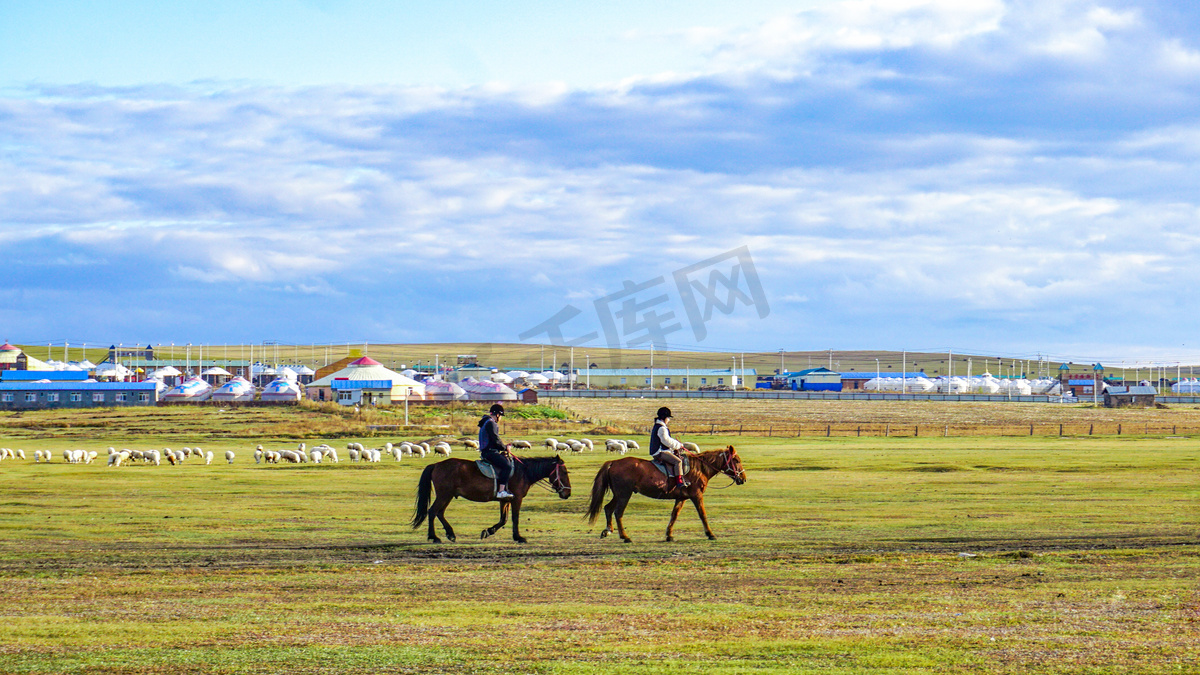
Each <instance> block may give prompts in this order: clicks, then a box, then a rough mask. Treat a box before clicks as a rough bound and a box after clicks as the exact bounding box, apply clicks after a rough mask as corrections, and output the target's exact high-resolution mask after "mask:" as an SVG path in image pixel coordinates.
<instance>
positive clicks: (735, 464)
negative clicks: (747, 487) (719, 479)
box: [721, 445, 746, 485]
mask: <svg viewBox="0 0 1200 675" xmlns="http://www.w3.org/2000/svg"><path fill="white" fill-rule="evenodd" d="M721 457H722V458H723V459H724V464H723V465H722V466H721V473H723V474H725V475H726V476H729V477H730V478H732V479H733V482H735V483H737V484H738V485H741V484H743V483H745V482H746V470H745V469H743V468H742V458H741V457H738V454H737V450H734V449H733V446H732V445H731V446H729V447H727V448H725V449H724V450H722V451H721Z"/></svg>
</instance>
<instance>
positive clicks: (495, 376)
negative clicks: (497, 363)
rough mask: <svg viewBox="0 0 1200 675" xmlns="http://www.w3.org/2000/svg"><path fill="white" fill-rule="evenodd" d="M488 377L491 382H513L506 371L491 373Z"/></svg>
mask: <svg viewBox="0 0 1200 675" xmlns="http://www.w3.org/2000/svg"><path fill="white" fill-rule="evenodd" d="M490 379H491V380H492V382H499V383H500V384H512V382H513V378H512V377H510V376H509V375H507V374H506V373H492V376H491V378H490Z"/></svg>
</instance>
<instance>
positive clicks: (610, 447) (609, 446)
mask: <svg viewBox="0 0 1200 675" xmlns="http://www.w3.org/2000/svg"><path fill="white" fill-rule="evenodd" d="M604 449H605V450H607V451H609V452H619V453H621V454H622V455H623V454H625V452H626V451H628V450H629V446H627V445H625V441H622V440H618V439H616V438H610V439H608V440H607V441H604Z"/></svg>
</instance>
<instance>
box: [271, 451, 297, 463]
mask: <svg viewBox="0 0 1200 675" xmlns="http://www.w3.org/2000/svg"><path fill="white" fill-rule="evenodd" d="M275 454H277V455H279V458H280V459H282V460H284V461H285V462H290V463H292V464H299V463H300V455H298V454H296V453H295V452H292V451H291V450H281V451H279V452H277V453H275Z"/></svg>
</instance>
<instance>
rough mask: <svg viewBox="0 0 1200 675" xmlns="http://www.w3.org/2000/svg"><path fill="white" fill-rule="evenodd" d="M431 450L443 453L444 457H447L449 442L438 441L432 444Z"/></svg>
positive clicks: (448, 454)
mask: <svg viewBox="0 0 1200 675" xmlns="http://www.w3.org/2000/svg"><path fill="white" fill-rule="evenodd" d="M433 451H434V452H435V453H437V454H439V455H444V456H446V457H449V456H450V444H449V443H438V444H437V445H435V446H433Z"/></svg>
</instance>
